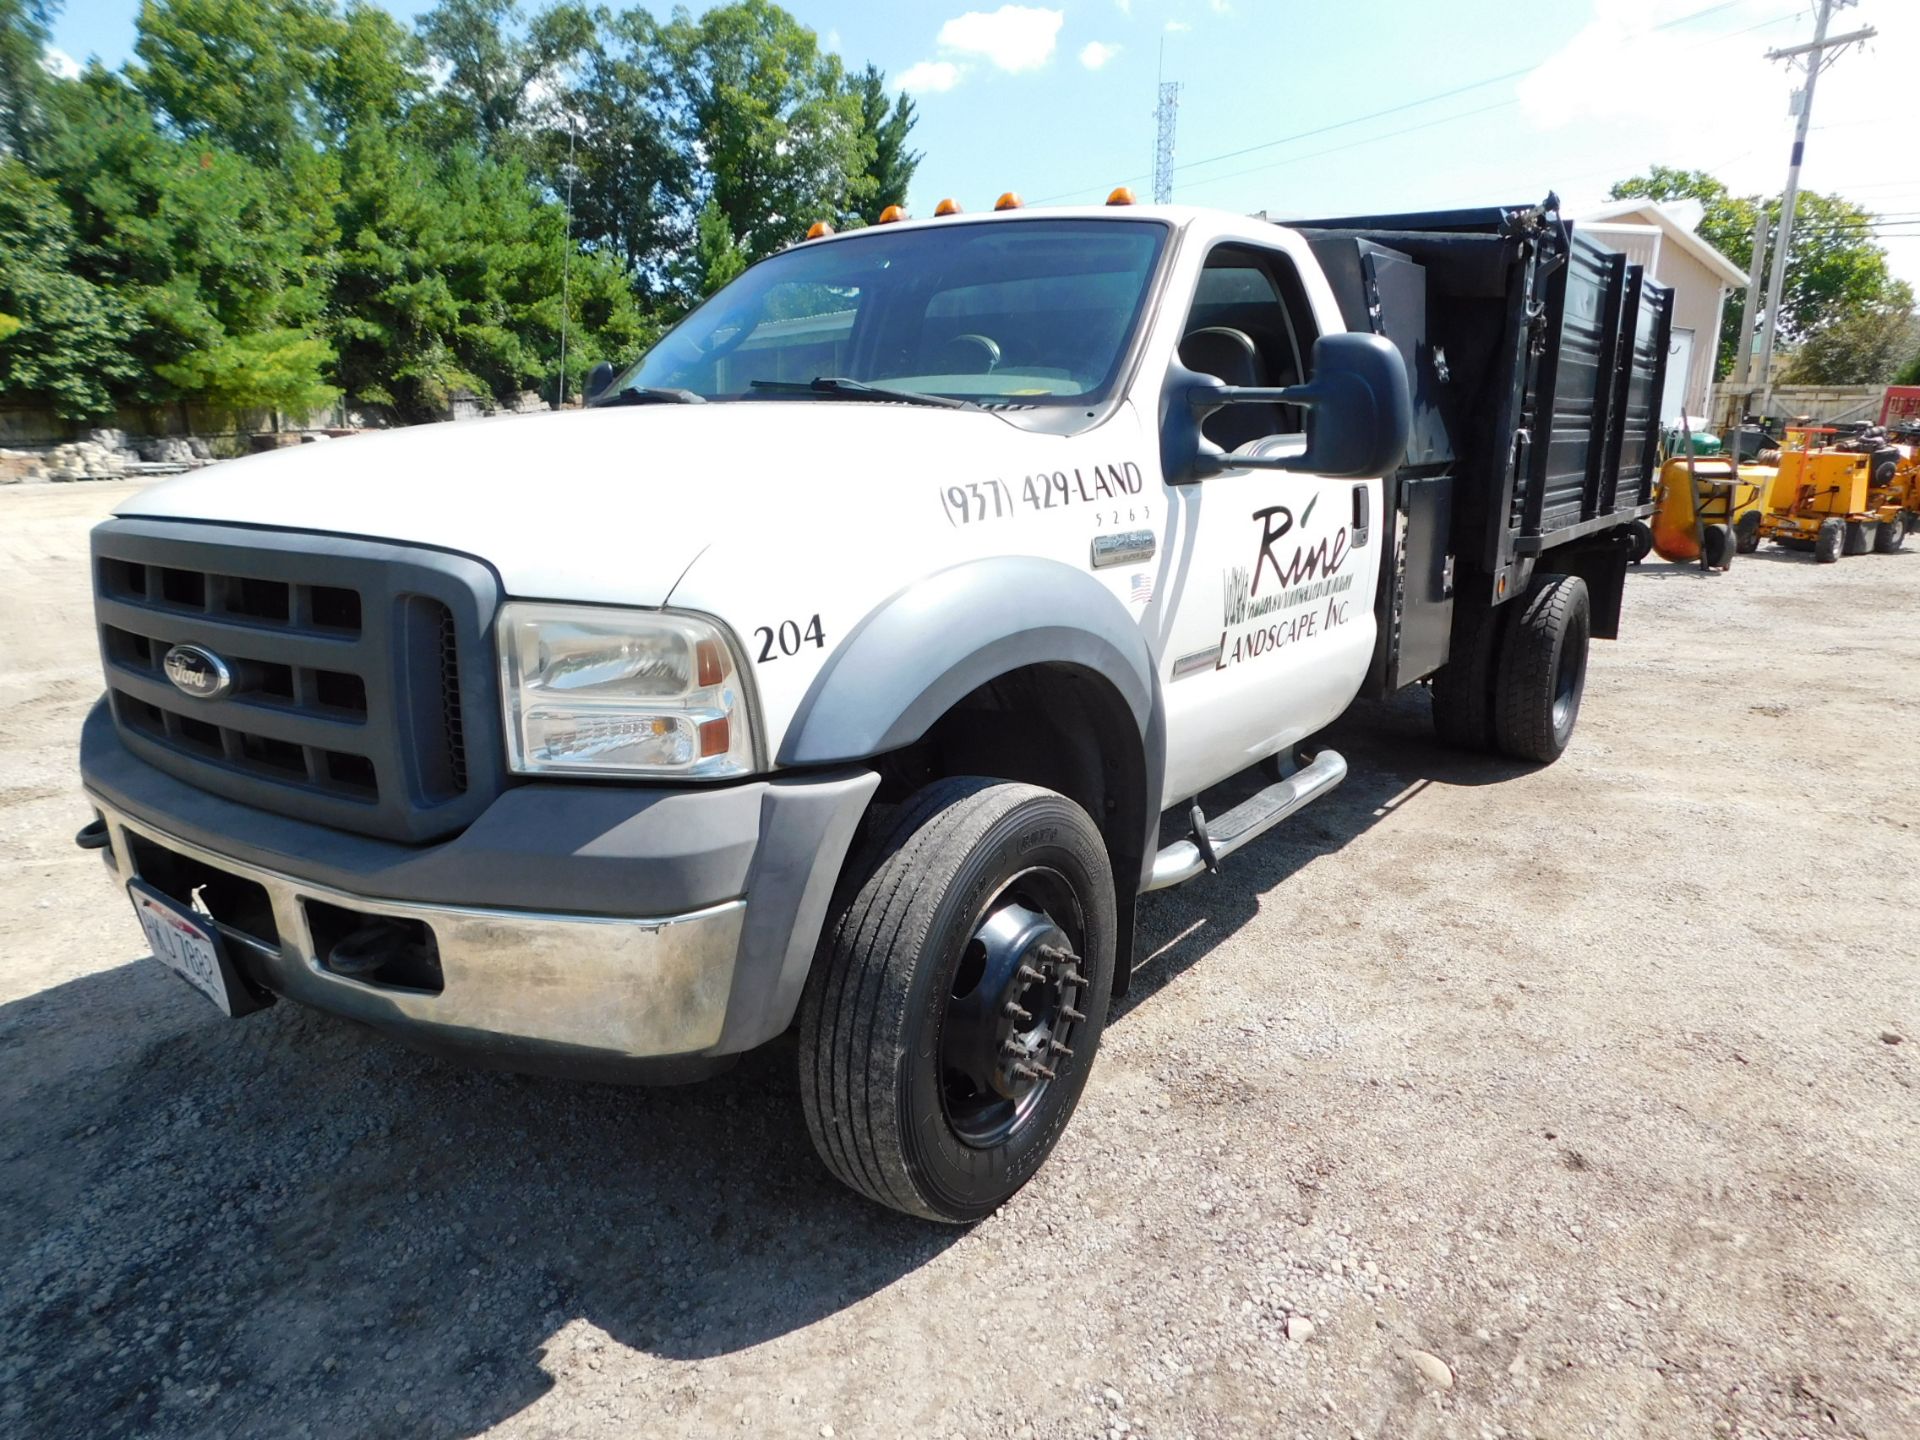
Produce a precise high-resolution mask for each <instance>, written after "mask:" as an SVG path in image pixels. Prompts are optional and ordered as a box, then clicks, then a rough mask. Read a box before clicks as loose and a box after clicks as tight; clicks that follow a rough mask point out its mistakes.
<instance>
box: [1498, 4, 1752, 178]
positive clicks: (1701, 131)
mask: <svg viewBox="0 0 1920 1440" xmlns="http://www.w3.org/2000/svg"><path fill="white" fill-rule="evenodd" d="M1695 8H1697V7H1695V6H1693V5H1692V3H1691V0H1596V3H1595V5H1594V11H1593V18H1592V19H1591V20H1589V21H1588V22H1587V23H1586V24H1585V25H1583V26H1582V27H1581V28H1580V30H1579V31H1578V32H1577V33H1576V34H1575V35H1574V36H1573V38H1572V39H1571V40H1569V41H1568V42H1567V43H1566V44H1565V45H1563V46H1561V48H1560V49H1558V50H1556V51H1555V52H1554V53H1553V54H1551V55H1549V56H1548V57H1547V58H1546V59H1545V60H1543V61H1542V62H1541V63H1540V64H1539V65H1537V66H1536V67H1534V69H1533V70H1532V71H1530V72H1529V73H1528V74H1526V75H1525V76H1523V77H1522V78H1521V80H1520V82H1519V83H1518V84H1517V85H1516V86H1515V87H1514V94H1515V96H1516V97H1517V98H1518V100H1519V101H1520V108H1521V111H1522V112H1523V113H1524V114H1525V116H1526V118H1527V120H1528V121H1529V122H1530V123H1531V124H1532V126H1533V127H1534V128H1535V129H1538V130H1548V131H1552V130H1562V129H1565V128H1566V127H1568V126H1571V125H1583V126H1584V125H1590V124H1593V123H1595V122H1598V123H1603V124H1605V123H1623V122H1634V123H1636V124H1637V125H1640V126H1646V125H1649V124H1652V125H1655V126H1657V127H1658V128H1659V129H1661V130H1663V131H1664V132H1665V134H1667V135H1669V136H1671V137H1673V139H1674V140H1676V141H1684V142H1685V143H1686V144H1687V145H1689V146H1694V145H1698V146H1701V147H1704V148H1707V149H1712V150H1720V149H1726V148H1738V140H1739V139H1740V137H1741V136H1742V135H1743V134H1745V133H1747V132H1749V131H1750V130H1751V128H1752V127H1753V125H1754V124H1755V122H1756V121H1761V122H1764V121H1767V120H1771V119H1773V118H1774V116H1775V115H1777V114H1778V113H1779V110H1780V108H1781V105H1782V103H1783V99H1782V96H1783V92H1784V90H1785V88H1786V87H1785V85H1784V84H1783V83H1782V82H1783V80H1784V79H1785V77H1784V75H1783V74H1781V73H1779V72H1777V71H1774V70H1773V69H1772V67H1770V66H1769V65H1768V64H1767V62H1766V60H1765V59H1764V58H1763V57H1762V53H1761V52H1762V51H1764V50H1765V49H1766V47H1767V45H1768V44H1770V43H1771V44H1780V43H1784V41H1785V39H1786V37H1785V36H1784V35H1783V36H1782V37H1781V38H1780V39H1774V38H1773V37H1771V36H1768V35H1765V34H1756V35H1754V36H1752V37H1750V38H1749V37H1746V36H1740V37H1738V38H1735V37H1732V36H1729V37H1726V38H1725V39H1719V40H1717V43H1716V38H1717V37H1715V36H1714V35H1713V34H1712V32H1711V31H1710V30H1705V29H1702V28H1700V27H1697V26H1674V27H1673V28H1671V29H1665V30H1662V29H1656V28H1655V27H1656V26H1659V25H1662V24H1664V23H1666V22H1669V21H1672V20H1676V19H1679V18H1681V17H1682V16H1684V15H1686V14H1688V13H1690V12H1691V11H1692V10H1694V9H1695ZM1735 18H1736V19H1744V17H1739V16H1736V17H1735ZM1746 23H1747V24H1751V23H1752V22H1751V21H1747V22H1746ZM1703 47H1706V48H1703ZM1709 54H1710V55H1711V56H1712V59H1711V62H1709V61H1708V59H1707V56H1708V55H1709ZM1708 63H1711V67H1712V73H1713V75H1714V82H1713V83H1712V84H1711V85H1678V86H1670V87H1665V88H1663V89H1662V91H1661V95H1660V101H1659V103H1658V104H1657V105H1649V104H1648V103H1647V95H1646V88H1645V86H1646V77H1647V76H1648V75H1656V74H1662V75H1672V74H1686V73H1692V72H1696V71H1698V70H1699V68H1700V67H1701V66H1702V65H1703V64H1708Z"/></svg>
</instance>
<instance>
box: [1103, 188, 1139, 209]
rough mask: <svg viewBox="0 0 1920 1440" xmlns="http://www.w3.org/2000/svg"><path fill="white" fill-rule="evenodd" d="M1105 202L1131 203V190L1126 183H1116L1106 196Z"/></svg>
mask: <svg viewBox="0 0 1920 1440" xmlns="http://www.w3.org/2000/svg"><path fill="white" fill-rule="evenodd" d="M1107 203H1108V204H1109V205H1131V204H1133V190H1132V189H1131V188H1130V187H1128V186H1126V185H1116V186H1115V187H1114V189H1113V193H1112V194H1111V195H1109V196H1107Z"/></svg>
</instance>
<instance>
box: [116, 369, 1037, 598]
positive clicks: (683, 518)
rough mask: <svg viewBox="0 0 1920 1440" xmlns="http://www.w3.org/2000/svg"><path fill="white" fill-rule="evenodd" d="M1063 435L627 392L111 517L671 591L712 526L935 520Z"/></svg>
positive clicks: (238, 464) (174, 497)
mask: <svg viewBox="0 0 1920 1440" xmlns="http://www.w3.org/2000/svg"><path fill="white" fill-rule="evenodd" d="M1064 443H1065V442H1063V441H1062V440H1061V439H1060V438H1058V437H1055V436H1049V435H1037V434H1032V433H1029V432H1027V431H1024V430H1021V429H1019V428H1017V427H1015V426H1013V425H1011V424H1009V423H1007V422H1006V421H1004V420H1002V419H999V418H996V417H995V416H993V415H991V414H987V413H983V412H980V411H973V410H936V409H932V408H930V407H924V406H906V405H888V404H880V403H875V402H871V401H825V400H803V401H739V402H729V403H723V404H713V405H667V404H662V405H645V406H621V407H616V408H610V409H594V410H585V411H569V412H564V413H559V414H541V415H516V416H502V417H499V418H496V419H491V420H474V421H466V422H462V423H459V424H446V425H421V426H415V427H413V428H410V429H406V430H395V431H387V432H383V433H380V434H368V435H356V436H352V437H350V438H347V439H341V440H333V441H328V442H326V443H324V444H309V445H301V446H298V447H293V448H289V449H285V450H276V451H271V452H269V453H267V454H264V455H256V456H251V457H248V458H246V459H243V460H236V461H232V462H229V463H227V464H222V465H216V466H213V467H211V468H209V469H206V470H202V471H198V472H195V473H193V474H190V475H185V476H182V477H180V478H178V479H175V480H171V481H168V482H166V483H165V484H162V485H156V486H154V487H153V488H151V489H149V490H146V491H143V492H142V493H141V494H139V495H137V496H135V497H134V498H132V499H130V500H128V501H127V502H126V503H125V504H124V505H122V506H121V507H120V509H119V511H118V513H119V514H121V515H137V516H147V517H153V518H158V519H170V520H203V521H210V522H214V523H219V524H233V525H259V526H268V527H273V528H276V529H292V530H308V531H320V532H324V533H329V534H337V535H354V536H360V537H364V538H367V539H376V540H393V541H400V542H407V543H414V544H423V545H431V546H433V547H435V548H437V549H442V550H455V551H459V552H462V553H464V554H467V555H472V556H475V557H477V558H479V559H481V560H484V561H486V562H487V563H488V564H490V565H492V566H493V567H494V568H495V569H496V570H497V571H498V572H499V573H500V577H501V579H502V581H503V582H504V584H505V587H506V591H507V593H508V594H510V595H518V596H524V597H530V598H543V599H569V600H583V601H600V602H603V603H609V604H629V605H661V604H665V603H666V600H667V597H668V596H669V595H670V594H671V593H672V590H673V587H674V585H675V582H677V581H678V580H679V579H680V577H681V576H682V575H683V574H684V573H685V572H686V570H687V568H688V566H690V565H691V564H692V563H693V561H694V560H695V559H696V558H698V556H699V555H700V553H701V551H703V550H704V549H705V548H706V547H707V546H708V545H710V544H711V543H713V542H714V541H715V540H716V539H720V538H723V537H726V536H729V535H733V536H737V535H740V534H741V533H742V532H743V531H753V530H756V529H769V530H778V531H780V532H782V534H783V536H787V537H790V538H793V539H796V540H797V539H799V538H801V533H804V534H805V536H806V538H810V539H824V538H830V532H831V529H832V526H833V517H834V515H835V513H836V512H839V513H842V514H844V513H845V507H847V506H849V505H857V506H858V507H860V510H861V511H862V512H864V515H865V517H866V519H867V520H868V522H869V523H871V522H873V521H879V522H881V523H882V524H884V523H885V522H886V520H887V518H888V516H889V514H893V515H897V516H899V517H901V518H904V517H905V516H907V515H908V514H909V513H913V514H917V515H921V516H924V515H925V513H926V511H927V508H928V506H929V505H930V504H931V505H934V506H936V507H937V504H938V501H937V496H938V494H939V491H938V489H937V488H936V487H937V486H939V485H941V484H943V483H948V482H949V481H954V482H957V481H960V480H974V481H979V480H983V479H986V478H988V477H991V476H993V475H995V474H996V473H1005V472H1006V471H1009V470H1012V469H1013V468H1014V467H1016V466H1023V467H1025V468H1027V469H1032V468H1035V467H1037V466H1039V465H1041V464H1043V463H1045V462H1046V461H1047V460H1048V459H1049V457H1050V456H1051V455H1053V454H1056V453H1058V452H1059V451H1060V449H1061V448H1062V446H1063V445H1064ZM796 532H801V533H796Z"/></svg>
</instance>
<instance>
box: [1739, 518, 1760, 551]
mask: <svg viewBox="0 0 1920 1440" xmlns="http://www.w3.org/2000/svg"><path fill="white" fill-rule="evenodd" d="M1733 534H1734V538H1735V540H1736V542H1737V543H1736V545H1735V546H1734V548H1735V549H1737V550H1738V551H1739V552H1740V553H1741V554H1742V555H1751V554H1753V552H1754V551H1756V550H1758V549H1759V548H1760V512H1759V511H1758V510H1749V511H1747V513H1746V514H1744V515H1742V516H1741V517H1740V518H1739V519H1738V520H1736V521H1734V522H1733Z"/></svg>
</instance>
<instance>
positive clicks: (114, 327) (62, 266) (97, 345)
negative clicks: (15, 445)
mask: <svg viewBox="0 0 1920 1440" xmlns="http://www.w3.org/2000/svg"><path fill="white" fill-rule="evenodd" d="M73 252H74V235H73V225H72V222H71V221H70V220H69V219H68V217H67V212H66V207H65V206H63V205H62V204H61V203H60V195H59V192H58V191H57V190H55V189H54V187H53V186H52V185H50V184H48V183H47V182H46V181H44V180H41V179H38V178H36V177H35V176H34V175H33V174H32V173H31V172H30V171H29V170H28V169H27V167H26V166H25V165H23V164H21V163H20V161H19V160H18V159H15V158H11V157H8V158H0V315H4V316H5V317H7V319H9V320H10V321H11V322H13V323H12V324H11V325H10V326H7V327H0V395H18V396H31V397H35V398H39V399H42V400H44V401H45V402H46V403H47V404H49V405H51V406H52V407H53V410H54V412H55V413H56V414H58V415H61V416H63V417H65V418H67V419H70V420H88V419H93V418H95V417H98V416H102V415H108V414H111V413H112V411H113V402H114V389H115V387H116V386H117V385H119V384H122V383H125V382H128V381H131V380H132V379H134V378H135V376H136V375H137V374H138V367H137V365H136V364H135V363H134V362H133V361H132V360H130V359H129V358H128V356H127V353H126V351H125V349H124V341H125V339H126V336H127V332H128V331H129V329H130V328H131V321H130V317H129V316H128V315H127V314H126V312H125V310H124V308H123V307H122V306H121V304H120V303H119V301H118V300H117V298H116V297H115V296H114V295H113V293H112V292H111V291H108V290H104V289H102V288H101V287H100V286H98V285H95V284H93V283H92V282H91V281H89V280H86V279H84V278H83V277H81V276H79V275H77V274H75V273H74V265H73Z"/></svg>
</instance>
